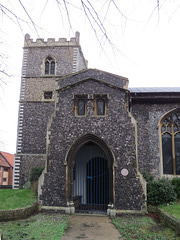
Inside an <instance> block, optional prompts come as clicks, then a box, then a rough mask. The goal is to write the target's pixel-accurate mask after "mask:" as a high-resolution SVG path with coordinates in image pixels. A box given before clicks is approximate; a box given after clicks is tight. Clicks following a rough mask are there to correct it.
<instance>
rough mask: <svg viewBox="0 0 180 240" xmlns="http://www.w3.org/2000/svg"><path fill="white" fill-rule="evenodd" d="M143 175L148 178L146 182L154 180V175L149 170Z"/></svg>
mask: <svg viewBox="0 0 180 240" xmlns="http://www.w3.org/2000/svg"><path fill="white" fill-rule="evenodd" d="M143 177H144V179H145V180H146V182H152V181H153V180H154V176H153V175H152V174H150V173H148V172H144V173H143Z"/></svg>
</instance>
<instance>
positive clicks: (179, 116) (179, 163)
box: [161, 111, 180, 175]
mask: <svg viewBox="0 0 180 240" xmlns="http://www.w3.org/2000/svg"><path fill="white" fill-rule="evenodd" d="M161 138H162V157H163V173H164V174H171V175H180V111H177V112H173V113H171V114H170V115H169V114H168V116H167V117H166V118H164V119H163V121H162V122H161Z"/></svg>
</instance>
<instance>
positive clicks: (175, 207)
mask: <svg viewBox="0 0 180 240" xmlns="http://www.w3.org/2000/svg"><path fill="white" fill-rule="evenodd" d="M159 208H160V209H162V210H163V211H164V212H166V213H168V214H170V215H172V216H174V217H175V218H178V219H180V202H176V203H171V204H168V205H161V206H160V207H159Z"/></svg>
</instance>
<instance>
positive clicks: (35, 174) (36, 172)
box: [30, 167, 44, 182]
mask: <svg viewBox="0 0 180 240" xmlns="http://www.w3.org/2000/svg"><path fill="white" fill-rule="evenodd" d="M43 170H44V167H34V168H32V169H31V173H30V182H34V181H36V180H38V178H39V177H40V176H41V173H42V171H43Z"/></svg>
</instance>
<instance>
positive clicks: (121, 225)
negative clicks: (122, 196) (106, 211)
mask: <svg viewBox="0 0 180 240" xmlns="http://www.w3.org/2000/svg"><path fill="white" fill-rule="evenodd" d="M113 223H114V224H115V226H116V227H117V229H118V230H119V232H120V233H121V235H122V237H123V239H124V240H126V239H128V240H131V239H138V240H180V237H179V236H177V235H176V233H175V232H174V231H173V230H171V229H169V228H167V227H165V226H163V225H162V224H160V223H157V222H155V221H154V220H153V219H152V218H150V217H148V216H144V217H137V216H123V217H121V218H116V219H114V220H113Z"/></svg>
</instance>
